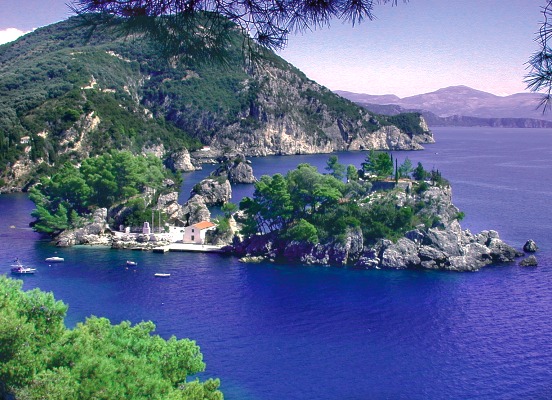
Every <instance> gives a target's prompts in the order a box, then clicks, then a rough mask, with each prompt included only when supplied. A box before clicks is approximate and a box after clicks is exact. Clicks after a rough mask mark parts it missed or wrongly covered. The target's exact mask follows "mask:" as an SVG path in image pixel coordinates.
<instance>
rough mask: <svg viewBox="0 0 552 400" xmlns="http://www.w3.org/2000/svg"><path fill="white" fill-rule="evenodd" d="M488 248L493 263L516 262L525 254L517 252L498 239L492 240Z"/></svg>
mask: <svg viewBox="0 0 552 400" xmlns="http://www.w3.org/2000/svg"><path fill="white" fill-rule="evenodd" d="M487 247H488V248H489V249H490V251H491V253H490V255H491V257H492V259H493V262H496V263H505V262H511V261H514V260H515V258H516V257H521V256H522V255H523V253H521V252H519V251H517V250H516V249H514V248H513V247H512V246H510V245H507V244H506V243H504V242H503V241H502V240H500V239H499V238H498V237H494V238H491V239H490V240H489V243H488V244H487Z"/></svg>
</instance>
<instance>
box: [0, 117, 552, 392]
mask: <svg viewBox="0 0 552 400" xmlns="http://www.w3.org/2000/svg"><path fill="white" fill-rule="evenodd" d="M433 131H434V134H435V138H436V141H437V143H435V144H433V145H427V146H426V150H424V151H419V152H394V153H393V155H394V157H396V158H397V159H398V160H399V162H400V161H402V160H403V159H404V158H405V157H409V158H410V159H411V160H412V161H413V162H414V163H416V162H417V161H421V162H422V163H423V165H424V167H425V168H426V169H431V168H436V169H439V170H440V171H441V172H442V174H443V176H445V177H446V178H448V179H449V180H450V181H451V183H452V186H453V198H454V203H455V204H456V205H457V206H458V207H459V208H460V209H461V210H463V211H464V212H465V213H466V218H465V220H464V221H463V222H462V225H463V227H464V228H469V229H470V230H472V231H473V232H476V231H480V230H482V229H496V230H498V231H499V233H500V235H501V237H502V238H503V239H504V240H506V241H507V242H508V243H510V244H511V245H513V246H515V247H518V248H520V247H521V246H522V244H523V243H524V242H525V240H527V239H529V238H532V239H534V240H535V241H536V242H537V244H538V245H539V247H540V250H539V252H537V254H536V255H537V257H538V260H539V267H537V268H521V267H518V266H516V265H513V264H512V265H503V266H492V267H486V268H483V269H482V270H481V271H479V272H476V273H450V272H435V271H380V270H378V271H361V270H351V269H338V268H323V267H306V266H291V265H273V264H268V263H264V264H242V263H239V262H238V261H237V260H236V259H235V258H233V257H226V256H220V255H216V254H190V253H167V254H153V253H147V252H132V251H123V250H119V251H117V250H110V249H102V248H90V247H81V246H77V247H74V248H69V249H57V248H55V247H52V246H51V245H50V244H49V242H48V240H47V239H46V238H44V237H42V236H40V235H39V234H37V233H35V232H32V230H31V229H30V228H28V223H29V221H30V220H31V217H30V215H29V214H30V211H31V210H32V208H33V204H32V203H31V202H30V201H29V200H28V199H27V197H26V196H25V195H21V194H17V195H1V196H0V216H1V218H0V221H1V223H0V260H1V263H0V273H7V272H8V271H9V265H10V264H11V261H12V260H13V259H14V258H15V257H19V258H21V259H22V260H23V261H24V262H25V263H26V264H29V265H31V266H33V267H36V268H37V269H38V271H37V273H36V274H35V275H34V276H25V277H24V288H25V289H31V288H34V287H39V288H41V289H42V290H46V291H53V292H54V294H55V296H56V298H58V299H61V300H63V301H64V302H67V303H68V304H69V306H70V308H69V312H68V317H67V320H66V323H67V325H68V326H74V325H75V324H76V323H78V322H79V321H83V320H84V319H85V318H86V317H87V316H89V315H92V314H94V315H98V316H105V317H107V318H109V319H111V321H112V322H115V323H117V322H120V321H122V320H130V321H132V322H139V321H142V320H153V321H154V322H155V323H156V325H157V331H158V333H159V334H161V335H162V336H164V337H169V336H171V335H176V336H177V337H179V338H182V337H190V338H192V339H194V340H196V341H197V342H198V344H199V345H200V347H201V349H202V352H203V354H204V359H205V362H206V363H207V371H206V372H205V373H204V374H201V376H200V377H201V378H202V379H203V378H205V377H220V378H221V381H222V390H223V391H224V393H225V398H226V399H230V400H238V399H246V400H248V399H252V400H264V399H267V400H270V399H310V398H316V399H441V398H443V399H444V398H446V399H466V398H470V399H509V398H531V399H547V398H550V397H552V367H551V366H552V340H550V338H551V337H552V273H551V267H552V235H551V228H552V217H551V213H550V206H551V205H552V174H551V173H550V171H551V170H552V130H548V129H491V128H438V129H434V130H433ZM337 155H338V156H339V160H340V162H341V163H343V164H354V165H356V166H359V165H360V163H361V162H362V161H363V160H364V158H365V156H366V153H365V152H351V153H338V154H337ZM327 159H328V155H309V156H286V157H265V158H254V159H252V163H253V168H254V173H255V175H256V176H260V175H262V174H273V173H275V172H282V173H285V172H286V171H287V170H289V169H291V168H294V167H295V166H296V165H297V164H298V163H301V162H308V163H311V164H314V165H317V166H318V168H319V170H323V168H324V166H325V163H326V160H327ZM204 167H205V168H204V170H202V171H197V172H193V173H189V174H185V176H184V177H185V181H184V185H183V188H182V194H181V199H183V200H185V199H186V198H187V195H188V193H189V190H190V189H191V187H192V186H193V184H195V183H196V182H197V180H198V179H200V178H201V177H202V176H205V175H207V174H208V173H209V172H210V170H211V167H212V168H213V169H214V166H204ZM251 193H252V186H251V185H237V186H235V187H234V199H233V201H235V202H238V201H239V199H240V198H241V197H243V196H246V195H251ZM52 255H59V256H62V257H64V258H65V260H66V261H65V262H64V263H60V264H51V265H49V264H47V263H45V262H44V259H45V258H46V257H48V256H52ZM127 259H133V260H135V261H137V262H138V267H136V268H127V267H126V266H125V261H126V260H127ZM155 272H169V273H171V277H170V278H169V279H156V278H154V276H153V274H154V273H155Z"/></svg>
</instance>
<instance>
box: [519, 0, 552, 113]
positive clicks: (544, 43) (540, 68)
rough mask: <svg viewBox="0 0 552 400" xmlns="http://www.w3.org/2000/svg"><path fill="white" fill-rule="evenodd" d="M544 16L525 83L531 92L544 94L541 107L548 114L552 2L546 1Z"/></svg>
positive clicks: (551, 89) (551, 77)
mask: <svg viewBox="0 0 552 400" xmlns="http://www.w3.org/2000/svg"><path fill="white" fill-rule="evenodd" d="M542 15H543V21H542V23H541V27H540V30H539V33H538V35H537V37H536V38H535V41H536V42H537V43H538V46H539V49H538V50H537V51H536V52H535V53H534V54H533V55H532V56H531V58H530V59H529V61H528V63H527V64H528V66H529V68H530V71H529V73H528V74H527V76H526V77H525V83H527V88H528V89H530V90H531V91H533V92H543V93H544V96H543V98H542V100H541V103H540V107H542V110H543V112H546V111H547V110H550V109H551V108H552V48H551V47H550V43H551V41H552V0H547V1H546V6H544V7H543V8H542Z"/></svg>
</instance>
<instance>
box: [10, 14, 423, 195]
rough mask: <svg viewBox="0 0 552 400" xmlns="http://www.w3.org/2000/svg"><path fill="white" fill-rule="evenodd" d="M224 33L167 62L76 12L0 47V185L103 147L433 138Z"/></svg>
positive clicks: (240, 146) (291, 150) (287, 148)
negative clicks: (218, 50) (253, 52)
mask: <svg viewBox="0 0 552 400" xmlns="http://www.w3.org/2000/svg"><path fill="white" fill-rule="evenodd" d="M230 36H231V41H230V43H231V44H230V45H229V46H228V48H227V51H226V60H225V63H223V64H222V63H208V62H190V61H189V60H188V61H186V62H184V61H183V60H179V59H176V58H170V59H167V58H166V57H165V56H163V54H161V52H160V51H159V49H158V47H157V46H156V45H155V44H154V43H152V42H150V41H148V40H145V39H144V38H143V37H142V36H141V35H131V36H128V35H126V34H123V33H122V32H119V31H118V30H117V29H116V27H111V28H109V29H104V30H102V31H94V32H92V31H91V30H90V29H89V27H87V26H84V25H83V24H82V20H80V19H79V18H77V17H74V18H71V19H69V20H67V21H64V22H60V23H58V24H55V25H51V26H48V27H44V28H40V29H37V30H36V31H34V32H32V33H30V34H28V35H25V36H24V37H22V38H20V39H18V40H17V41H15V42H12V43H8V44H5V45H2V46H0V178H1V179H2V180H1V181H0V187H4V189H6V188H8V187H13V188H15V189H17V188H21V187H24V186H25V185H28V184H29V183H33V181H34V180H35V179H36V177H38V176H40V175H43V174H47V173H49V172H50V171H51V169H52V168H54V169H55V168H56V167H57V166H59V165H61V164H63V162H65V161H68V160H73V161H74V162H78V161H80V160H82V159H84V158H86V157H89V156H94V155H97V154H102V153H103V152H105V151H106V150H108V149H112V148H117V149H127V150H130V151H132V152H135V153H139V152H144V151H153V152H155V153H156V155H157V156H159V157H161V158H164V159H166V158H168V157H170V156H171V154H173V153H174V152H179V151H183V150H184V149H186V150H187V151H193V150H195V149H198V148H199V147H201V146H202V145H210V146H211V148H212V149H214V150H216V151H217V152H219V153H223V152H225V151H227V150H228V149H234V150H239V151H242V152H244V153H246V154H250V155H266V154H296V153H318V152H330V151H335V150H347V149H361V148H397V149H401V148H403V149H411V148H420V145H419V143H422V142H427V141H431V140H432V139H431V135H430V134H429V133H428V132H427V131H426V130H425V129H423V128H422V129H419V126H423V124H421V125H420V124H418V129H416V127H414V129H412V124H407V126H405V128H406V130H407V131H406V132H400V131H399V130H397V129H395V128H394V127H392V124H398V123H400V120H398V119H395V120H394V121H389V120H388V119H387V117H383V116H378V115H374V114H370V113H369V112H367V111H365V110H363V109H362V108H360V107H358V106H356V105H354V104H353V103H352V102H350V101H348V100H345V99H343V98H340V97H339V96H336V95H334V94H333V93H331V92H330V91H329V90H328V89H326V88H324V87H322V86H320V85H318V84H316V83H315V82H313V81H311V80H309V79H307V78H306V77H305V75H304V74H302V73H301V72H300V71H298V70H297V69H296V68H294V67H293V66H292V65H290V64H289V63H287V62H285V61H284V60H283V59H281V58H280V57H278V56H277V55H275V54H274V53H272V52H269V51H265V50H261V49H258V52H259V57H258V59H257V61H256V62H248V61H246V60H245V59H244V52H243V51H242V50H243V48H242V43H243V36H242V34H241V33H240V32H238V30H235V31H233V32H231V35H230ZM416 118H417V117H416ZM416 118H415V119H416ZM416 121H418V120H417V119H416ZM420 134H421V135H420Z"/></svg>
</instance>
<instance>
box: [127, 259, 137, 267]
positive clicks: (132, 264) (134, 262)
mask: <svg viewBox="0 0 552 400" xmlns="http://www.w3.org/2000/svg"><path fill="white" fill-rule="evenodd" d="M126 265H128V266H129V267H135V266H137V265H138V263H137V262H136V261H129V260H127V262H126Z"/></svg>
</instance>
